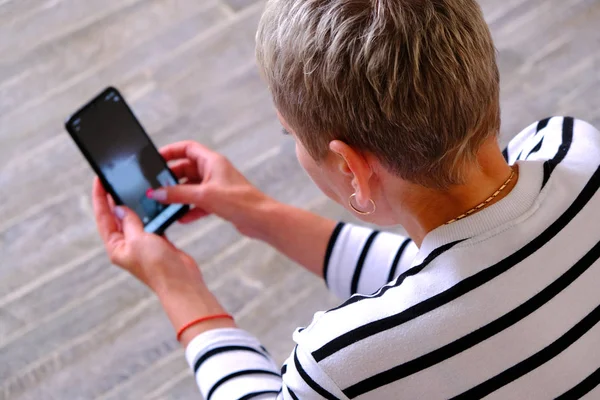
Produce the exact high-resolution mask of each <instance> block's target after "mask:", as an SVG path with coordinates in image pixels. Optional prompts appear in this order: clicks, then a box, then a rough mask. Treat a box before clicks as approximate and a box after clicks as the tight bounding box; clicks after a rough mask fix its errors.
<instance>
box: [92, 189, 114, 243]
mask: <svg viewBox="0 0 600 400" xmlns="http://www.w3.org/2000/svg"><path fill="white" fill-rule="evenodd" d="M92 204H93V207H94V216H95V219H96V226H97V227H98V232H99V233H100V237H101V238H102V241H103V242H104V244H105V245H106V247H107V250H108V251H109V252H110V251H111V250H112V248H109V246H111V247H112V246H114V242H115V238H116V239H118V238H119V234H120V232H119V226H118V224H117V221H116V220H115V216H114V214H113V213H112V210H111V207H110V205H109V203H108V196H107V194H106V191H105V190H104V188H103V187H102V184H101V183H100V179H98V178H96V179H95V180H94V188H93V189H92Z"/></svg>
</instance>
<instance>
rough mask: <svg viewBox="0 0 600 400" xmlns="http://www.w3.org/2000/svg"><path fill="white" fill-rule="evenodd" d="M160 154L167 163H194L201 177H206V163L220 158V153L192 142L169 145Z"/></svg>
mask: <svg viewBox="0 0 600 400" xmlns="http://www.w3.org/2000/svg"><path fill="white" fill-rule="evenodd" d="M160 154H161V155H162V156H163V157H164V158H165V160H167V161H172V160H180V159H189V160H191V161H193V162H194V163H195V164H196V167H197V169H198V173H199V174H200V175H201V176H204V175H205V173H204V169H205V165H206V162H207V161H208V160H213V159H215V158H216V157H218V156H219V154H218V153H215V152H214V151H212V150H210V149H209V148H207V147H205V146H203V145H201V144H200V143H197V142H194V141H191V140H187V141H183V142H177V143H173V144H170V145H167V146H165V147H163V148H162V149H161V150H160Z"/></svg>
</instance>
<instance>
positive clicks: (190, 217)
mask: <svg viewBox="0 0 600 400" xmlns="http://www.w3.org/2000/svg"><path fill="white" fill-rule="evenodd" d="M207 215H210V214H209V213H207V212H206V211H204V210H203V209H201V208H193V209H191V210H190V211H188V212H187V213H186V214H185V215H184V216H183V217H181V218H179V223H181V224H189V223H191V222H194V221H197V220H199V219H200V218H204V217H206V216H207Z"/></svg>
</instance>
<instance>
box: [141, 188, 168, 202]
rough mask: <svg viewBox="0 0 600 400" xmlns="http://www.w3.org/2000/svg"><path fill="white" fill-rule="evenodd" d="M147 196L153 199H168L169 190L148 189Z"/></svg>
mask: <svg viewBox="0 0 600 400" xmlns="http://www.w3.org/2000/svg"><path fill="white" fill-rule="evenodd" d="M146 196H148V198H150V199H153V200H158V201H165V200H166V199H167V191H166V190H165V189H156V190H152V189H148V191H147V192H146Z"/></svg>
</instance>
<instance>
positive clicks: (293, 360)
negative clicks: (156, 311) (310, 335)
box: [186, 329, 346, 400]
mask: <svg viewBox="0 0 600 400" xmlns="http://www.w3.org/2000/svg"><path fill="white" fill-rule="evenodd" d="M297 334H299V332H297ZM186 359H187V361H188V364H189V365H190V368H192V370H193V371H194V375H195V377H196V382H197V384H198V387H199V388H200V392H201V393H202V396H203V397H204V399H205V400H231V399H244V400H250V399H253V400H266V399H269V400H275V399H277V400H297V399H303V400H313V399H314V400H317V399H323V398H325V399H346V397H345V396H344V395H343V393H342V392H341V390H340V389H339V388H338V387H337V386H336V385H335V384H334V383H333V382H332V381H331V379H330V378H329V377H328V376H327V375H326V374H325V373H324V372H323V371H322V370H321V368H320V367H319V366H318V364H317V363H316V361H315V360H314V358H313V357H312V355H311V354H310V352H306V351H303V350H302V348H301V347H300V345H298V346H296V347H295V348H294V350H293V352H292V355H291V356H290V358H289V359H288V360H287V361H286V363H285V364H284V365H283V367H282V368H281V369H279V368H278V367H277V365H276V364H275V362H274V361H273V359H272V358H271V357H270V356H269V354H268V353H267V351H266V350H265V348H264V347H262V346H261V344H260V342H259V341H258V340H257V339H256V338H255V337H253V336H252V335H250V334H249V333H248V332H246V331H244V330H241V329H215V330H212V331H208V332H205V333H203V334H201V335H198V336H197V337H195V338H194V339H193V340H192V341H191V342H190V343H189V345H188V346H187V348H186Z"/></svg>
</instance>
